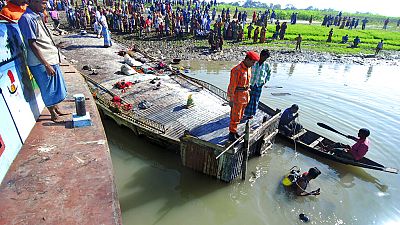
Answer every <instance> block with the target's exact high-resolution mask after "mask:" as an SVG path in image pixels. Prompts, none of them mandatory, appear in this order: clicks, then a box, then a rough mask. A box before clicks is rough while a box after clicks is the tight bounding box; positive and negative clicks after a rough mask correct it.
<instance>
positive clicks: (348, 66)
mask: <svg viewBox="0 0 400 225" xmlns="http://www.w3.org/2000/svg"><path fill="white" fill-rule="evenodd" d="M349 71H350V65H349V64H346V65H344V72H345V73H348V72H349Z"/></svg>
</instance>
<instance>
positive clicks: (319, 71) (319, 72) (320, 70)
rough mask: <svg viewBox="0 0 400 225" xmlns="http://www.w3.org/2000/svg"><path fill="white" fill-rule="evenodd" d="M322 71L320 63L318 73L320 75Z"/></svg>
mask: <svg viewBox="0 0 400 225" xmlns="http://www.w3.org/2000/svg"><path fill="white" fill-rule="evenodd" d="M321 72H322V64H319V66H318V75H321Z"/></svg>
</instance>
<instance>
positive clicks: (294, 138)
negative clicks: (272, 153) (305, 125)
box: [290, 129, 307, 140]
mask: <svg viewBox="0 0 400 225" xmlns="http://www.w3.org/2000/svg"><path fill="white" fill-rule="evenodd" d="M305 133H307V130H306V129H302V130H301V131H300V132H299V133H297V134H295V135H293V136H292V137H290V138H291V139H293V140H296V139H297V138H298V137H300V136H301V135H303V134H305Z"/></svg>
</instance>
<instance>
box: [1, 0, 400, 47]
mask: <svg viewBox="0 0 400 225" xmlns="http://www.w3.org/2000/svg"><path fill="white" fill-rule="evenodd" d="M0 2H1V4H4V2H3V1H0ZM217 4H218V3H217V1H216V0H210V1H205V0H133V1H131V0H130V1H126V0H122V1H121V0H119V1H116V0H103V1H102V2H98V1H97V0H50V1H48V5H47V11H48V12H49V13H44V19H45V21H47V20H48V18H51V19H52V20H53V21H54V27H55V29H56V30H59V24H60V22H59V15H58V12H57V11H60V10H65V12H66V15H67V20H68V26H69V28H72V29H80V30H82V31H83V32H85V30H87V29H92V30H94V31H95V32H96V33H97V36H98V37H100V36H101V34H103V36H104V37H105V38H107V39H110V31H111V32H113V33H118V34H133V35H136V36H137V37H138V38H167V39H169V38H176V39H179V38H183V37H185V36H188V35H192V36H193V37H194V38H207V39H208V43H209V46H210V48H211V50H221V49H222V45H223V43H224V40H229V41H232V42H241V41H244V40H250V41H252V42H253V43H264V42H266V40H267V39H269V40H278V39H280V40H283V39H285V34H286V31H287V29H288V24H289V23H290V24H291V25H294V24H296V23H297V15H298V14H297V13H292V15H291V16H290V22H289V21H288V22H281V21H279V16H278V14H277V12H276V11H275V10H273V9H266V10H265V11H264V12H261V11H259V12H256V11H253V13H250V15H248V12H249V11H239V10H238V8H237V7H236V8H235V10H231V9H230V8H226V9H225V8H223V9H222V11H218V12H217ZM312 22H313V18H312V16H311V17H310V19H309V23H310V24H312ZM389 22H390V21H389V18H388V19H386V20H385V21H384V22H383V23H384V26H383V29H387V25H388V23H389ZM360 23H361V24H362V25H361V29H365V27H366V25H367V23H368V19H367V18H363V19H362V20H361V22H360V18H354V17H353V18H351V17H349V16H343V15H342V12H339V13H338V14H337V15H335V16H333V15H325V16H324V18H323V21H322V26H327V27H331V26H337V27H339V29H344V28H347V29H357V27H358V26H359V24H360ZM399 25H400V20H399V21H397V26H399ZM267 26H274V28H273V29H272V30H273V32H272V34H269V35H268V34H267ZM270 30H271V29H270ZM104 34H107V35H104ZM332 34H333V29H331V31H330V32H329V34H328V39H327V42H331V41H332ZM106 36H107V37H106ZM267 36H268V37H267ZM345 39H346V38H345ZM345 39H342V42H344V43H346V42H347V40H345ZM301 40H302V38H301V37H300V38H299V37H296V39H295V41H296V48H297V47H300V44H301ZM110 41H111V39H110ZM358 43H359V42H358ZM356 46H357V45H356Z"/></svg>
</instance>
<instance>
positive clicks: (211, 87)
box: [181, 73, 280, 115]
mask: <svg viewBox="0 0 400 225" xmlns="http://www.w3.org/2000/svg"><path fill="white" fill-rule="evenodd" d="M181 76H182V77H184V78H185V79H187V80H190V81H192V82H193V83H196V84H198V85H200V86H202V87H203V88H205V89H207V90H209V91H210V92H211V93H213V94H215V95H217V96H219V97H221V98H223V99H224V100H228V97H227V93H226V91H224V90H222V89H221V88H219V87H217V86H215V85H212V84H210V83H208V82H205V81H202V80H199V79H196V78H193V77H189V76H187V75H185V74H182V73H181ZM259 107H260V109H262V110H263V111H265V112H267V113H268V114H270V115H275V114H277V113H279V112H280V110H279V109H276V110H274V109H272V108H270V107H269V106H267V105H266V104H264V103H262V102H261V101H260V103H259Z"/></svg>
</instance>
